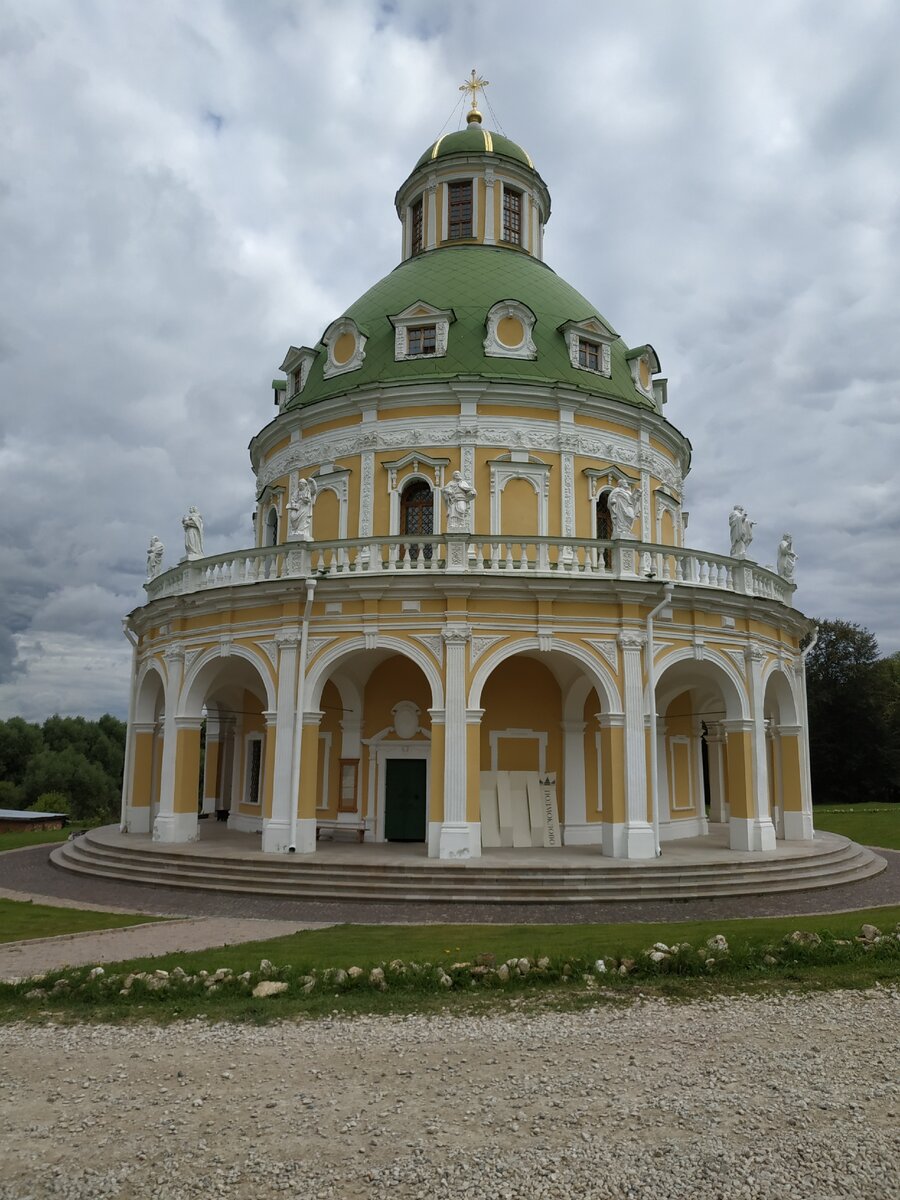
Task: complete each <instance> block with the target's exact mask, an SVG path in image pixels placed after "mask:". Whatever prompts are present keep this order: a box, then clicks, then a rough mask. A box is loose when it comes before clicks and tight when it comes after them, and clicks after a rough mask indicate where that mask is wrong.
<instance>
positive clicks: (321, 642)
mask: <svg viewBox="0 0 900 1200" xmlns="http://www.w3.org/2000/svg"><path fill="white" fill-rule="evenodd" d="M334 640H335V639H334V638H333V637H311V638H310V639H309V640H308V641H307V643H306V653H307V655H308V656H309V661H310V662H312V660H313V659H314V658H315V656H316V655H317V654H318V653H319V651H320V650H324V648H325V647H326V646H330V645H331V643H332V642H333V641H334Z"/></svg>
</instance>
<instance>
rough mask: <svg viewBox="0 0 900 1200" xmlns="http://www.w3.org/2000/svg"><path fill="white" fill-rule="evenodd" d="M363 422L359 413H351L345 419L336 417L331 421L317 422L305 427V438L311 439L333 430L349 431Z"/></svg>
mask: <svg viewBox="0 0 900 1200" xmlns="http://www.w3.org/2000/svg"><path fill="white" fill-rule="evenodd" d="M361 420H362V417H361V416H360V414H359V413H351V414H350V415H349V416H345V417H334V418H333V419H332V420H330V421H317V422H316V423H315V424H311V425H307V426H305V428H304V430H303V436H304V438H311V437H315V435H316V434H318V433H328V432H329V431H330V430H332V429H349V428H350V427H351V426H353V425H359V423H360V422H361Z"/></svg>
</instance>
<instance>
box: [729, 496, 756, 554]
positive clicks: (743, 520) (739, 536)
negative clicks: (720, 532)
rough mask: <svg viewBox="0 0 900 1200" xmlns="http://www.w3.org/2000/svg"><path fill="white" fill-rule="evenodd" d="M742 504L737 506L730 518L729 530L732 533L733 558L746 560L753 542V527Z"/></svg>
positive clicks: (752, 522)
mask: <svg viewBox="0 0 900 1200" xmlns="http://www.w3.org/2000/svg"><path fill="white" fill-rule="evenodd" d="M755 524H756V522H755V521H751V520H750V518H749V517H748V516H747V514H746V513H745V512H744V510H743V508H742V507H741V506H740V504H736V505H735V506H734V508H733V509H732V510H731V515H730V516H729V518H728V528H729V530H730V532H731V557H732V558H746V557H747V550H748V549H749V548H750V543H751V542H752V541H753V526H754V525H755Z"/></svg>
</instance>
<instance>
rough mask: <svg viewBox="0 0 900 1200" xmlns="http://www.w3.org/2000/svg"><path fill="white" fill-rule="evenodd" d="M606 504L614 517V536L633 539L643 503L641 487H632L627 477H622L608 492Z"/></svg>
mask: <svg viewBox="0 0 900 1200" xmlns="http://www.w3.org/2000/svg"><path fill="white" fill-rule="evenodd" d="M606 504H607V507H608V508H609V515H610V516H611V517H612V536H613V537H614V538H632V539H633V538H634V534H633V532H632V529H633V527H634V523H635V521H636V520H637V515H638V509H639V508H640V504H641V489H640V488H639V487H636V488H633V487H631V486H630V484H629V482H628V480H627V479H620V480H619V482H618V483H617V484H616V486H615V487H614V488H613V489H612V490H611V491H610V492H609V493H608V495H607V497H606Z"/></svg>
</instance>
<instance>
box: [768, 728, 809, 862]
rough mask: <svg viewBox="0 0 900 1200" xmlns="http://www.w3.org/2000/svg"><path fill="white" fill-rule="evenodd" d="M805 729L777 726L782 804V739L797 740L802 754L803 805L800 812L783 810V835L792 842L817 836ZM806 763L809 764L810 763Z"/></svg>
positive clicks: (801, 799) (801, 787)
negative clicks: (809, 782) (805, 747)
mask: <svg viewBox="0 0 900 1200" xmlns="http://www.w3.org/2000/svg"><path fill="white" fill-rule="evenodd" d="M804 729H805V726H803V725H779V726H778V728H777V735H778V740H777V742H776V745H777V746H778V752H779V760H778V769H779V774H780V783H781V788H782V793H781V803H782V804H783V803H784V776H783V773H782V772H783V769H784V749H783V747H784V742H783V741H782V739H783V738H787V739H788V744H789V745H790V744H791V743H793V742H794V740H796V742H797V743H798V744H797V751H798V753H799V755H800V803H801V806H802V807H801V809H800V812H797V811H796V810H793V809H786V810H785V809H783V810H782V825H783V830H782V833H781V836H782V837H783V838H784V839H785V840H786V841H791V842H807V841H810V840H811V839H812V838H814V837H815V831H814V830H813V820H812V804H811V802H810V794H809V787H808V786H807V783H808V778H807V775H806V772H805V766H804V761H803V756H804V753H805V749H804V742H805V739H804V736H803V735H804ZM806 765H807V766H808V763H807V764H806Z"/></svg>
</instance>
